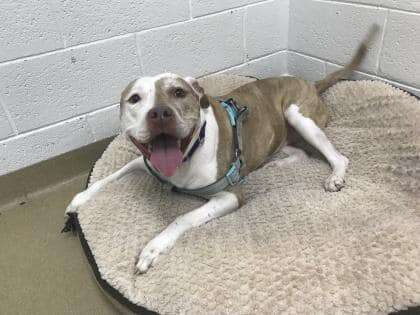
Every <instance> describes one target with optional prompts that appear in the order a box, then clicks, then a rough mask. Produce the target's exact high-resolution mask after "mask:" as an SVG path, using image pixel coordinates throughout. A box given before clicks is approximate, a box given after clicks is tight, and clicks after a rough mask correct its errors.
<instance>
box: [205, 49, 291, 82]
mask: <svg viewBox="0 0 420 315" xmlns="http://www.w3.org/2000/svg"><path fill="white" fill-rule="evenodd" d="M280 53H287V50H286V49H283V50H276V51H274V52H271V53H268V54H265V55H262V56H258V57H257V58H254V59H250V60H247V61H246V62H242V63H239V64H236V65H233V66H229V67H227V68H223V69H220V70H217V71H214V72H209V73H206V74H203V75H200V76H198V77H197V78H203V77H207V76H211V75H215V74H221V73H223V72H226V71H229V70H232V69H234V68H237V67H240V66H243V65H246V64H249V63H253V62H256V61H259V60H262V59H265V58H269V57H271V56H274V55H277V54H280ZM286 58H287V56H286Z"/></svg>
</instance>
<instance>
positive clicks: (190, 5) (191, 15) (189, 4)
mask: <svg viewBox="0 0 420 315" xmlns="http://www.w3.org/2000/svg"><path fill="white" fill-rule="evenodd" d="M191 1H192V0H188V6H189V10H190V20H192V19H193V12H192V2H191Z"/></svg>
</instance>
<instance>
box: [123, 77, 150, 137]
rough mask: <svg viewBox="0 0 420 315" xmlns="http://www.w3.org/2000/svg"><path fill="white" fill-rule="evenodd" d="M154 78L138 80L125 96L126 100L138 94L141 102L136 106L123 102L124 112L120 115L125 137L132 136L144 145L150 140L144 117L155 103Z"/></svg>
mask: <svg viewBox="0 0 420 315" xmlns="http://www.w3.org/2000/svg"><path fill="white" fill-rule="evenodd" d="M156 80H157V79H156V77H144V78H140V79H138V80H137V81H136V82H135V83H134V85H133V87H132V88H131V90H130V93H128V95H127V100H128V99H129V98H130V96H132V95H133V94H138V95H139V96H140V97H141V100H140V101H139V102H138V103H136V104H130V103H128V102H125V110H124V111H123V112H122V115H121V129H122V130H123V132H124V133H125V134H126V136H133V137H134V138H136V139H137V140H139V141H140V142H143V143H146V142H148V141H149V140H150V139H149V138H150V132H149V130H148V128H147V123H146V116H147V113H148V112H149V111H150V110H151V109H152V107H153V104H154V103H155V95H156V91H155V82H156Z"/></svg>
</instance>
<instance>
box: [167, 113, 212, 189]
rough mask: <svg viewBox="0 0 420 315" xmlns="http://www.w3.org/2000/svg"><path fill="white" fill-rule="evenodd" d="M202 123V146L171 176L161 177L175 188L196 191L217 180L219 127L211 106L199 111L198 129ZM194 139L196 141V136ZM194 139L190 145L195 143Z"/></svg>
mask: <svg viewBox="0 0 420 315" xmlns="http://www.w3.org/2000/svg"><path fill="white" fill-rule="evenodd" d="M204 122H206V135H205V138H204V141H203V144H202V145H200V146H199V147H198V148H197V149H196V150H195V152H194V154H192V155H191V157H190V158H189V159H188V160H186V161H185V162H184V163H182V164H181V165H180V166H179V167H178V169H177V170H176V171H175V174H174V175H173V176H171V177H163V178H164V179H165V180H167V181H168V182H170V183H171V184H173V185H175V186H177V187H180V188H186V189H196V188H200V187H204V186H207V185H209V184H212V183H213V182H215V181H216V180H217V178H218V173H219V172H218V151H219V150H218V146H219V126H218V121H217V118H216V115H215V113H214V110H213V107H212V106H210V107H208V108H206V109H201V110H200V127H201V126H202V125H203V124H204ZM200 127H199V128H197V129H200ZM194 139H195V140H196V139H197V138H196V136H194ZM194 139H192V141H191V143H193V142H195V140H194ZM188 149H191V148H190V147H189V148H188ZM188 149H187V151H188ZM187 151H186V152H187Z"/></svg>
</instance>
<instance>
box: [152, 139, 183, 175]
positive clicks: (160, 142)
mask: <svg viewBox="0 0 420 315" xmlns="http://www.w3.org/2000/svg"><path fill="white" fill-rule="evenodd" d="M151 153H152V154H151V155H150V162H151V163H152V165H153V166H154V167H155V168H157V169H158V171H159V172H161V173H162V174H163V175H165V176H166V177H170V176H172V175H173V174H174V173H175V171H176V169H177V167H178V166H180V165H181V163H182V152H181V150H180V149H179V146H178V143H177V140H176V139H175V138H173V137H171V136H167V135H160V136H158V137H157V138H156V139H155V140H153V142H152V149H151Z"/></svg>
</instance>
